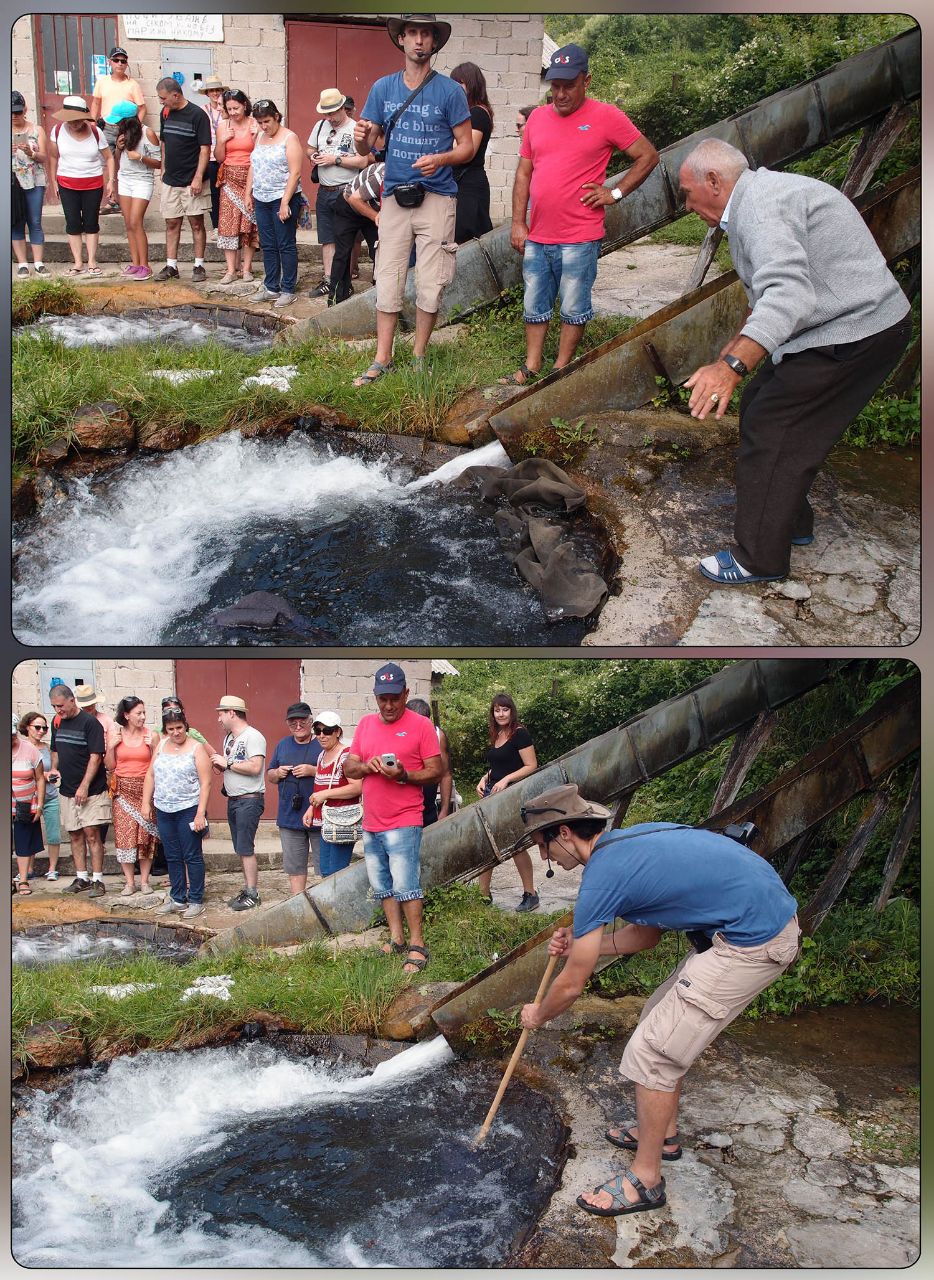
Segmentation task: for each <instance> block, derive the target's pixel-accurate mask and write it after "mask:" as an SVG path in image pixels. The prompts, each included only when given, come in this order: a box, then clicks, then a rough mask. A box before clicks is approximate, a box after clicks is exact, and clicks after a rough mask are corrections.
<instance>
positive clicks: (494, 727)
mask: <svg viewBox="0 0 934 1280" xmlns="http://www.w3.org/2000/svg"><path fill="white" fill-rule="evenodd" d="M488 728H489V735H490V745H489V748H488V750H487V753H486V759H487V764H489V766H490V767H489V769H488V770H487V771H486V773H485V774H484V775H483V777H482V778H481V779H480V781H479V782H478V783H477V795H478V796H479V797H480V798H481V800H482V799H483V798H484V797H486V796H492V795H498V794H499V792H500V791H505V789H506V788H507V787H511V786H513V784H514V783H516V782H519V781H520V780H521V779H522V778H527V777H528V776H529V774H530V773H534V772H535V770H536V769H537V768H538V757H537V756H536V754H535V746H534V744H533V742H532V735H531V734H530V733H529V731H528V729H526V727H525V725H522V724H520V723H519V712H518V711H517V710H516V704H515V702H513V700H512V698H511V697H510V696H509V694H508V693H498V694H496V696H495V697H494V699H493V701H492V702H491V703H490V716H489V725H488ZM513 862H514V863H515V867H516V870H517V871H518V872H519V879H520V880H521V881H522V901H521V902H520V903H519V905H518V907H516V910H517V911H534V910H535V909H536V907H537V906H538V894H537V893H536V892H535V880H534V877H533V875H532V859H531V857H530V856H529V852H528V850H527V849H520V850H519V852H518V853H516V854H514V855H513ZM492 878H493V868H492V867H491V868H490V869H489V870H488V871H481V872H480V876H479V885H480V893H481V896H482V897H483V900H484V902H486V903H488V904H489V903H492V901H493V896H492V894H491V892H490V881H491V880H492Z"/></svg>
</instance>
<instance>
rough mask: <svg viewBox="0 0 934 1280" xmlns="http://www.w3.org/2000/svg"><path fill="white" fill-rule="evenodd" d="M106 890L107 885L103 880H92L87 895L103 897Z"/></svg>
mask: <svg viewBox="0 0 934 1280" xmlns="http://www.w3.org/2000/svg"><path fill="white" fill-rule="evenodd" d="M106 892H107V886H106V885H105V884H104V882H103V880H92V881H91V888H90V890H89V892H88V897H89V898H103V896H104V894H105V893H106Z"/></svg>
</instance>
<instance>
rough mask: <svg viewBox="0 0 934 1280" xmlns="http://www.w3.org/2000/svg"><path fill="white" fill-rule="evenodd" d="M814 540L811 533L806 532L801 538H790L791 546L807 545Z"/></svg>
mask: <svg viewBox="0 0 934 1280" xmlns="http://www.w3.org/2000/svg"><path fill="white" fill-rule="evenodd" d="M813 541H814V534H813V533H806V534H805V535H804V537H803V538H792V540H791V545H792V546H793V547H809V546H810V545H811V543H812V542H813Z"/></svg>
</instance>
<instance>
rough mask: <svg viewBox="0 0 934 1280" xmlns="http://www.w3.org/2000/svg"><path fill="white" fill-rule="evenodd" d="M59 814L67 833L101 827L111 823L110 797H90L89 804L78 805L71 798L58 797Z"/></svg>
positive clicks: (102, 794) (104, 795)
mask: <svg viewBox="0 0 934 1280" xmlns="http://www.w3.org/2000/svg"><path fill="white" fill-rule="evenodd" d="M58 801H59V804H58V807H59V814H60V816H61V824H62V828H63V829H64V830H65V831H81V830H82V828H84V827H100V826H103V824H104V823H105V822H109V821H110V816H111V815H110V796H109V794H108V793H107V792H106V791H102V792H101V794H100V795H99V796H88V802H87V804H82V805H77V804H75V802H74V800H73V799H71V797H70V796H63V795H60V796H59V797H58Z"/></svg>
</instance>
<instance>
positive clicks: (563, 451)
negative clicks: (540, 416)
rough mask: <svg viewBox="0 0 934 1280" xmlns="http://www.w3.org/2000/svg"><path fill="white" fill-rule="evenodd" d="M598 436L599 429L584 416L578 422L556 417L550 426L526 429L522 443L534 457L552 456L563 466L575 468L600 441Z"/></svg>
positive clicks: (554, 460) (553, 460)
mask: <svg viewBox="0 0 934 1280" xmlns="http://www.w3.org/2000/svg"><path fill="white" fill-rule="evenodd" d="M597 438H598V437H597V431H596V428H595V427H588V426H587V425H586V419H584V418H580V419H578V421H577V422H568V421H567V420H566V419H565V418H552V419H551V421H550V423H549V425H547V426H546V425H544V424H542V425H540V426H538V427H533V428H532V430H531V431H527V432H525V434H524V435H523V436H522V438H521V444H522V447H523V449H524V450H525V451H526V453H528V454H529V455H530V456H531V457H533V458H536V457H540V458H548V459H550V460H551V461H552V462H556V463H557V464H558V466H559V467H573V466H576V465H577V464H578V463H579V462H580V460H581V458H583V456H584V454H585V453H586V452H587V450H588V449H589V448H590V446H591V445H592V444H596V442H597Z"/></svg>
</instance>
